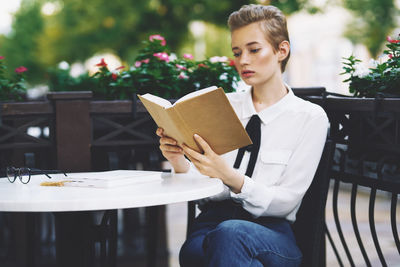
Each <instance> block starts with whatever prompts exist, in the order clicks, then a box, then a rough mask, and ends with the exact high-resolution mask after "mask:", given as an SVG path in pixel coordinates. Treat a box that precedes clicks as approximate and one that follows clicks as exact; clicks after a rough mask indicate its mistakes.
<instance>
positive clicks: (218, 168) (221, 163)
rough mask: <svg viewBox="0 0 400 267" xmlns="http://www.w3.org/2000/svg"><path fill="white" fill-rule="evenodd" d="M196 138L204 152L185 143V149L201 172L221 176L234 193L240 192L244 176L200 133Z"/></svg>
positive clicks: (216, 176)
mask: <svg viewBox="0 0 400 267" xmlns="http://www.w3.org/2000/svg"><path fill="white" fill-rule="evenodd" d="M194 139H195V141H196V142H197V143H198V144H199V146H200V147H201V148H202V149H203V151H204V154H200V153H198V152H196V151H195V150H193V149H191V148H189V147H188V146H186V145H183V150H184V152H185V155H186V156H187V157H188V158H189V159H190V161H191V162H192V163H193V164H194V165H195V166H196V168H197V169H198V170H199V172H200V173H201V174H203V175H207V176H210V177H215V178H220V179H221V180H222V182H223V183H224V184H226V185H227V186H229V187H230V188H231V190H232V191H233V192H234V193H239V192H240V190H241V188H242V186H243V182H244V176H243V175H242V174H240V173H239V172H238V171H237V170H235V169H234V168H232V167H231V166H229V165H228V164H227V163H226V162H225V160H224V159H223V158H222V157H221V156H219V155H218V154H216V153H215V152H214V151H213V150H212V149H211V147H210V146H209V145H208V143H207V142H206V141H205V140H204V139H203V138H201V137H200V136H199V135H197V134H195V135H194Z"/></svg>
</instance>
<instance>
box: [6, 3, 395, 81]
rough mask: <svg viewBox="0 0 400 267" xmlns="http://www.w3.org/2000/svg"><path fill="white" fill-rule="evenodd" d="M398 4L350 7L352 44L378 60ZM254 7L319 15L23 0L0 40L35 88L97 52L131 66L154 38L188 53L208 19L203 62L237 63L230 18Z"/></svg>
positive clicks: (290, 6) (292, 7) (288, 6)
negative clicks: (195, 30) (59, 68)
mask: <svg viewBox="0 0 400 267" xmlns="http://www.w3.org/2000/svg"><path fill="white" fill-rule="evenodd" d="M393 1H394V0H343V3H344V5H345V6H346V7H347V8H349V9H350V10H354V12H355V14H356V18H358V20H360V21H361V22H360V23H358V22H357V23H352V24H351V26H352V28H350V30H349V31H348V34H347V36H348V38H350V39H351V40H352V41H354V42H361V43H364V44H366V45H367V47H368V48H369V50H370V51H371V54H373V55H376V54H377V53H378V52H377V51H379V48H380V47H381V44H382V42H384V39H385V38H384V37H385V36H386V35H387V34H388V32H389V31H390V29H392V27H393V25H394V22H393V20H394V17H393V16H394V11H393V10H392V11H391V9H394V8H393V7H394V4H393ZM249 3H261V4H272V5H276V6H278V7H279V8H281V9H282V10H283V11H284V13H285V14H287V15H289V14H291V13H293V12H296V11H298V10H304V9H305V10H307V11H308V12H311V13H313V12H318V11H319V9H318V8H317V7H315V6H314V5H313V3H314V1H312V0H285V1H282V0H237V1H230V0H219V1H215V0H202V1H199V0H185V1H181V0H135V1H131V0H113V1H109V0H86V1H81V0H22V3H21V8H20V10H18V12H17V13H16V14H15V17H14V21H13V26H12V32H11V34H9V35H8V36H0V45H1V46H0V54H1V55H4V56H5V57H6V60H7V64H8V65H9V66H10V68H11V67H17V66H19V65H25V66H26V67H28V68H29V72H28V73H27V75H28V77H27V78H28V80H30V81H34V82H35V81H39V80H43V79H44V78H45V70H46V69H47V68H48V67H50V66H56V64H58V63H59V62H61V61H67V62H69V63H70V64H71V63H74V62H83V61H85V60H86V59H87V58H89V57H91V56H93V55H94V54H96V53H104V52H111V53H113V54H115V55H117V56H118V57H120V58H121V59H123V60H124V61H125V62H128V63H132V62H133V60H134V57H135V56H136V54H137V52H138V50H139V48H140V43H141V41H142V40H145V39H146V38H147V37H148V36H149V35H150V34H161V35H163V36H164V37H165V38H166V40H167V41H168V45H169V46H170V47H171V49H172V51H180V50H181V49H183V50H185V52H188V49H189V47H191V46H193V45H192V44H193V41H194V38H193V36H191V34H189V33H190V32H189V31H190V29H189V27H188V25H189V23H190V22H191V21H194V20H201V21H204V22H205V23H206V25H208V26H207V33H206V35H205V40H206V44H207V50H206V51H205V53H204V55H203V56H213V55H218V54H219V55H226V56H230V55H231V54H230V52H229V50H230V49H229V41H228V42H227V43H226V42H225V40H226V39H227V36H228V37H229V33H228V32H227V31H226V20H227V17H228V15H229V14H230V13H231V12H232V11H234V10H237V9H239V8H240V7H241V6H242V5H244V4H249ZM360 28H361V29H360ZM352 29H353V30H352ZM354 29H356V30H354ZM222 42H224V44H223V45H222ZM225 43H226V45H225ZM192 49H193V48H192ZM189 50H190V49H189ZM223 53H225V54H223ZM227 53H228V54H227Z"/></svg>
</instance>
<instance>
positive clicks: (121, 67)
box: [115, 66, 125, 70]
mask: <svg viewBox="0 0 400 267" xmlns="http://www.w3.org/2000/svg"><path fill="white" fill-rule="evenodd" d="M123 69H125V66H120V67H118V68H116V69H115V70H123Z"/></svg>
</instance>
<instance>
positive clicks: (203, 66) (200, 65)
mask: <svg viewBox="0 0 400 267" xmlns="http://www.w3.org/2000/svg"><path fill="white" fill-rule="evenodd" d="M197 66H198V67H199V68H208V66H207V65H206V64H203V63H200V64H199V65H197Z"/></svg>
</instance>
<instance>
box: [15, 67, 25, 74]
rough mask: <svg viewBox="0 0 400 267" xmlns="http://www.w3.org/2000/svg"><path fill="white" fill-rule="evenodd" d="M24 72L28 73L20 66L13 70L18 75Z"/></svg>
mask: <svg viewBox="0 0 400 267" xmlns="http://www.w3.org/2000/svg"><path fill="white" fill-rule="evenodd" d="M25 71H28V69H27V68H25V67H24V66H20V67H18V68H16V69H15V72H16V73H18V74H21V73H24V72H25Z"/></svg>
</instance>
